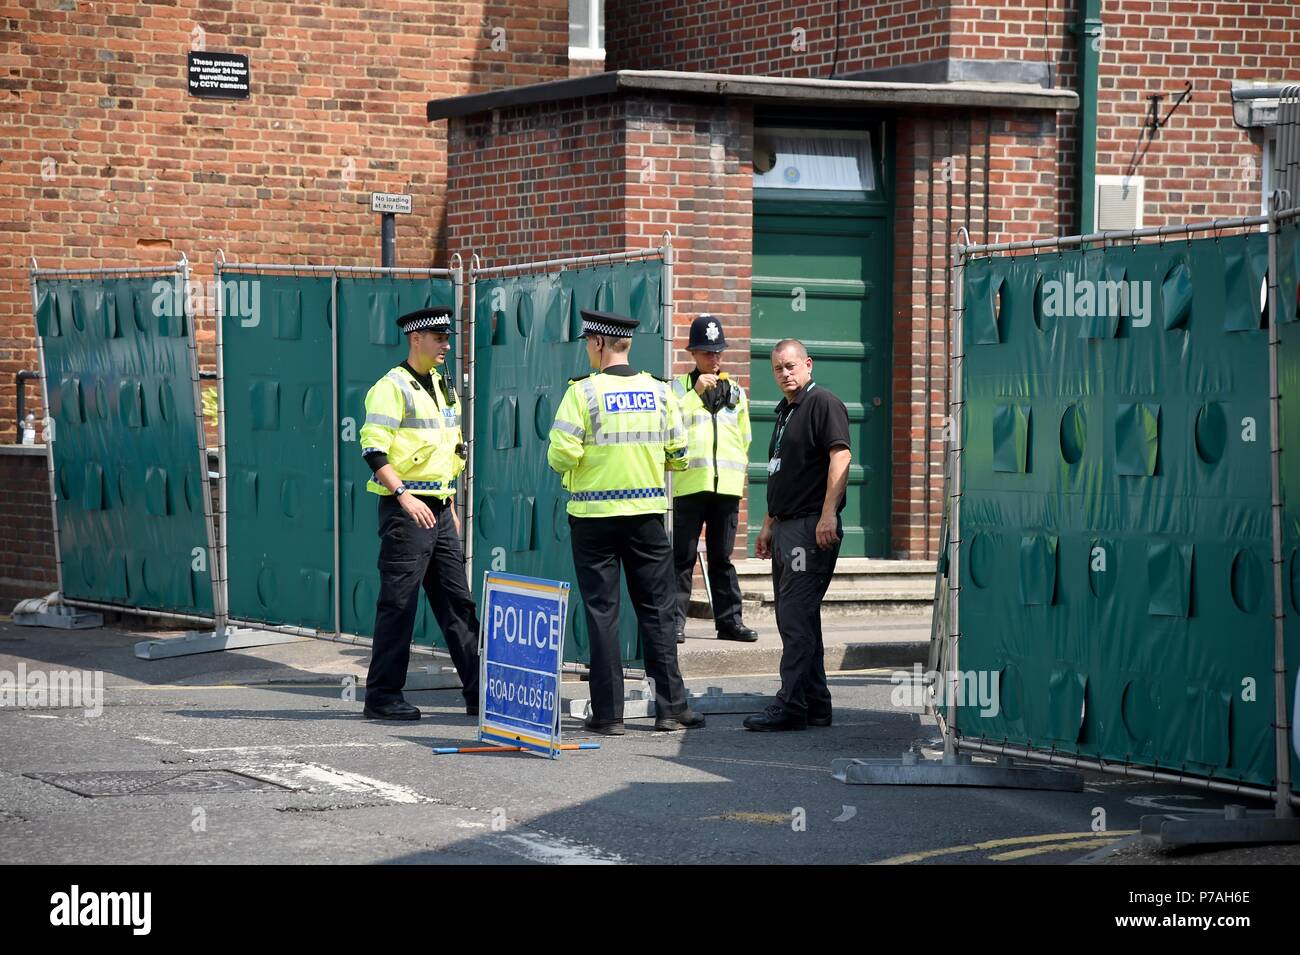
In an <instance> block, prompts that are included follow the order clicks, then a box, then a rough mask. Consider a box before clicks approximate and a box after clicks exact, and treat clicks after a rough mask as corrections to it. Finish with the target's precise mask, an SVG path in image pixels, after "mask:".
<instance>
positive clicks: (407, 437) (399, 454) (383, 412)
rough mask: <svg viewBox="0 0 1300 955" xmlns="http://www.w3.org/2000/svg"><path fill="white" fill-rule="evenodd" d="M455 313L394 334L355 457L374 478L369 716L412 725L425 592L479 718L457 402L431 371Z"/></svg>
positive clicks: (427, 317)
mask: <svg viewBox="0 0 1300 955" xmlns="http://www.w3.org/2000/svg"><path fill="white" fill-rule="evenodd" d="M452 314H453V313H452V310H451V309H450V308H446V307H436V308H424V309H420V310H419V311H415V312H411V313H410V314H408V315H403V316H402V317H401V318H399V319H398V320H397V325H398V327H399V328H400V329H401V330H402V332H403V334H405V335H406V338H407V342H408V344H409V348H408V352H407V357H406V361H404V362H402V363H401V364H400V365H398V366H397V367H396V368H394V369H393V370H392V371H390V372H388V373H387V374H386V375H384V377H383V378H380V379H379V381H377V382H375V385H374V387H372V388H371V389H370V391H369V392H368V393H367V394H366V421H365V424H364V425H363V426H362V428H361V449H362V454H364V455H365V458H366V463H367V464H369V465H370V469H371V470H372V471H373V472H374V474H373V475H372V477H371V479H370V481H369V482H368V483H367V485H366V489H367V490H369V491H371V492H373V493H374V494H377V495H379V538H380V544H379V602H378V606H377V607H376V608H375V637H374V642H373V646H372V650H371V657H370V672H369V675H368V676H367V677H366V704H365V715H366V716H369V717H371V718H373V719H383V720H418V719H419V718H420V711H419V709H418V708H416V707H414V706H412V705H411V704H410V703H407V702H406V701H405V700H404V699H403V698H402V688H403V687H404V686H405V685H406V669H407V665H408V664H409V662H410V656H411V632H412V630H413V628H414V626H415V613H416V610H417V609H418V607H419V599H420V589H421V587H423V589H424V592H425V594H426V595H427V597H428V600H429V607H430V608H431V609H432V610H433V615H434V616H435V617H436V618H437V620H438V626H439V627H441V628H442V633H443V636H444V637H445V638H446V640H447V649H448V650H449V651H450V652H451V659H452V662H453V663H454V664H455V665H456V672H457V673H458V674H460V681H461V684H462V687H463V690H462V692H463V693H464V696H465V711H466V712H467V713H469V714H470V715H471V716H472V715H477V713H478V676H479V673H478V670H479V666H478V626H479V624H478V613H477V611H476V610H475V607H474V601H473V599H472V598H471V597H470V592H469V587H468V585H467V583H466V580H465V561H464V554H463V552H462V550H461V542H460V519H459V518H458V517H457V516H456V508H455V507H454V506H453V504H454V495H455V493H456V489H455V486H454V484H453V481H454V480H455V478H456V475H458V474H460V472H461V471H462V470H464V467H465V445H464V439H463V438H462V437H461V430H460V402H459V400H458V399H457V397H456V390H455V388H454V387H453V386H452V385H451V384H450V382H449V381H448V380H447V377H446V375H445V374H443V375H435V374H434V370H435V368H436V367H437V366H438V365H441V364H443V363H444V361H445V360H446V357H447V352H448V351H449V350H450V349H451V331H452V327H451V325H452V323H451V319H452Z"/></svg>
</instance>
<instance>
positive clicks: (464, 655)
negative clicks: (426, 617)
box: [366, 496, 478, 704]
mask: <svg viewBox="0 0 1300 955" xmlns="http://www.w3.org/2000/svg"><path fill="white" fill-rule="evenodd" d="M421 500H423V501H424V503H425V504H427V505H429V508H430V509H431V510H432V511H433V513H434V516H435V517H436V518H437V521H438V522H437V524H435V525H434V526H433V527H431V528H428V529H426V528H423V527H421V526H420V525H419V524H417V523H415V521H414V520H413V519H412V518H411V517H410V516H408V515H407V513H406V511H404V510H402V505H401V504H399V503H398V501H397V498H395V497H387V496H386V497H381V498H380V499H379V603H378V606H377V607H376V608H375V638H374V643H373V646H372V650H371V655H370V672H369V675H368V676H367V677H366V702H367V703H376V704H383V703H391V702H394V701H396V700H400V699H401V698H402V688H403V687H404V686H405V685H406V670H407V667H408V666H409V665H410V660H411V632H412V630H413V629H414V628H415V613H416V611H417V610H418V609H419V600H420V588H421V586H423V587H424V593H425V595H426V596H427V597H428V600H429V607H430V609H431V610H433V615H434V617H435V618H437V621H438V626H439V627H441V628H442V633H443V636H444V637H446V639H447V649H448V650H449V651H451V662H452V663H454V664H455V666H456V672H457V673H458V674H459V675H460V682H461V685H462V687H463V690H462V692H463V693H464V694H465V700H466V702H474V703H477V702H478V612H477V610H476V609H475V606H474V600H473V598H472V597H470V593H469V586H468V584H467V583H466V580H465V559H464V553H463V551H462V550H461V545H460V535H459V534H457V533H456V525H455V523H454V522H453V521H452V516H451V508H450V507H449V506H448V505H447V504H446V503H444V502H442V501H440V500H438V499H437V498H434V497H425V498H421Z"/></svg>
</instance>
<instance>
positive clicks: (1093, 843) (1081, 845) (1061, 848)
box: [989, 836, 1123, 862]
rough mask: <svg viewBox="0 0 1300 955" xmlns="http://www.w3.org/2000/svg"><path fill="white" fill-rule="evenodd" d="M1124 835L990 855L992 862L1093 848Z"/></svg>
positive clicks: (1108, 843)
mask: <svg viewBox="0 0 1300 955" xmlns="http://www.w3.org/2000/svg"><path fill="white" fill-rule="evenodd" d="M1121 838H1123V837H1122V836H1115V838H1113V839H1101V838H1098V839H1080V840H1078V841H1077V842H1054V843H1052V844H1051V845H1046V846H1034V847H1033V848H1031V849H1014V850H1012V851H1011V852H999V853H998V854H997V855H992V856H989V861H990V862H1011V861H1013V860H1015V859H1027V858H1029V857H1030V856H1036V855H1042V854H1043V853H1045V852H1065V851H1067V850H1069V849H1092V848H1100V847H1102V846H1112V845H1114V844H1115V843H1117V842H1119V841H1120V839H1121Z"/></svg>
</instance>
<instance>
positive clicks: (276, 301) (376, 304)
mask: <svg viewBox="0 0 1300 955" xmlns="http://www.w3.org/2000/svg"><path fill="white" fill-rule="evenodd" d="M243 283H248V284H249V285H251V286H252V290H251V292H250V291H246V290H243V289H241V285H242V284H243ZM334 283H335V278H334V276H333V275H332V274H331V273H330V272H328V271H314V272H301V273H285V272H266V271H257V269H256V267H255V266H254V267H249V269H248V270H247V271H241V270H239V269H236V268H231V269H228V270H225V271H223V272H222V284H223V287H224V289H225V295H226V300H227V302H228V303H229V304H228V306H227V307H226V309H225V310H224V315H223V318H222V332H223V334H222V350H223V362H222V365H223V368H222V373H223V377H224V391H225V426H226V455H227V476H226V483H227V495H228V498H229V503H228V516H227V536H228V556H227V567H228V576H229V584H228V586H229V592H230V615H231V617H232V618H234V619H238V620H249V621H257V622H262V623H267V624H271V625H281V626H296V627H306V628H309V629H318V630H333V629H334V628H335V626H336V623H335V615H334V605H333V600H334V537H335V530H334V524H335V492H334V454H335V449H336V447H337V452H338V464H339V472H340V483H339V493H338V502H337V505H338V518H339V520H338V524H339V533H338V537H339V555H340V557H339V581H340V587H339V610H340V614H339V623H338V627H339V629H340V630H341V631H342V632H344V633H350V634H354V635H357V636H363V637H369V636H372V635H373V631H374V621H375V600H376V598H377V597H378V593H379V571H378V568H377V561H378V558H379V539H378V520H377V509H376V507H377V504H376V496H375V495H373V494H370V493H369V492H367V491H366V480H367V479H368V478H369V476H370V469H369V467H368V466H367V465H366V463H365V461H364V459H363V458H362V457H361V445H360V443H359V436H360V431H361V425H362V423H363V422H364V420H365V397H366V392H367V391H368V390H369V389H370V387H371V385H373V384H374V383H375V382H376V381H377V380H378V379H379V378H381V377H383V375H384V373H385V372H387V371H388V370H389V369H391V368H393V367H394V366H396V365H398V364H400V363H401V362H402V361H403V360H404V359H405V358H406V342H405V340H404V339H403V338H402V336H401V334H400V333H399V331H398V329H397V325H396V319H397V317H398V316H399V315H402V314H404V313H405V312H408V311H412V310H414V309H417V308H424V307H427V306H429V305H452V304H453V302H454V299H455V294H454V291H453V285H452V282H451V281H450V280H448V279H442V278H429V277H419V278H416V277H407V276H394V275H388V274H384V275H379V274H376V275H369V274H366V275H354V274H351V273H340V274H339V276H338V278H337V297H338V302H337V306H335V303H334V301H333V297H334V295H335V284H334ZM237 296H242V298H239V297H237ZM240 301H243V302H247V301H256V302H257V303H258V304H259V307H258V314H257V315H256V316H253V315H251V314H249V313H248V310H247V309H246V308H245V309H242V310H241V308H240V307H239V305H238V303H239V302H240ZM336 313H337V318H338V343H337V355H338V405H339V407H338V408H337V409H336V408H335V407H334V404H335V398H334V362H335V357H334V356H335V343H334V334H333V328H332V322H333V321H334V316H335V314H336ZM453 374H454V370H453ZM415 642H416V643H419V644H425V645H428V644H432V643H439V644H441V643H442V640H441V634H440V633H439V632H438V627H437V623H436V621H435V620H434V618H433V615H432V613H430V612H428V608H427V606H426V605H425V604H424V602H423V601H422V602H421V605H420V611H419V615H418V617H417V620H416V627H415Z"/></svg>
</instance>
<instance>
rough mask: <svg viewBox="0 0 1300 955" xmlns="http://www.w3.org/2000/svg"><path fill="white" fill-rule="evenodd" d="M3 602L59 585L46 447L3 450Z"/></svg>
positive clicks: (0, 532)
mask: <svg viewBox="0 0 1300 955" xmlns="http://www.w3.org/2000/svg"><path fill="white" fill-rule="evenodd" d="M0 482H3V484H4V488H5V493H4V495H3V496H0V604H3V605H4V606H6V607H7V606H8V605H9V604H11V603H12V602H13V601H16V600H22V599H25V598H27V597H43V596H45V594H47V593H49V592H50V591H52V590H55V589H56V588H57V586H58V574H57V572H56V571H55V568H54V528H53V521H52V520H51V512H50V480H49V476H48V471H47V470H46V464H45V450H44V448H41V449H39V453H30V449H26V448H24V449H21V450H20V449H14V448H10V449H6V450H3V451H0Z"/></svg>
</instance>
